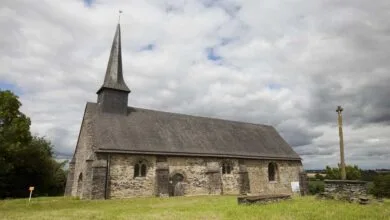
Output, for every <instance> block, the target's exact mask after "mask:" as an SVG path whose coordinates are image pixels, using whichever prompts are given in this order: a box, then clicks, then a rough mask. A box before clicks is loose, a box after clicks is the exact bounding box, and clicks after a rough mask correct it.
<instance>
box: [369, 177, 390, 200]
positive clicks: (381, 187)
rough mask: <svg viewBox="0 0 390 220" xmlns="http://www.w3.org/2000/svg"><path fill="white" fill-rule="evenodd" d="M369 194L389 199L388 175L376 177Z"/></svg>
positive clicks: (389, 183)
mask: <svg viewBox="0 0 390 220" xmlns="http://www.w3.org/2000/svg"><path fill="white" fill-rule="evenodd" d="M371 193H372V194H374V195H375V196H377V197H381V198H383V197H387V198H390V174H386V175H379V176H376V177H375V178H374V185H373V188H372V189H371Z"/></svg>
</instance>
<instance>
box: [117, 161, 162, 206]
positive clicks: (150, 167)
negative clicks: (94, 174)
mask: <svg viewBox="0 0 390 220" xmlns="http://www.w3.org/2000/svg"><path fill="white" fill-rule="evenodd" d="M140 160H143V161H146V162H147V170H146V176H145V177H134V165H135V164H136V163H137V162H138V161H140ZM155 167H156V157H155V156H132V155H126V154H113V155H111V162H110V198H128V197H142V196H153V195H155V192H154V191H155V174H156V171H155Z"/></svg>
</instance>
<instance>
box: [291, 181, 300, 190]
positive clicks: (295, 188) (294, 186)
mask: <svg viewBox="0 0 390 220" xmlns="http://www.w3.org/2000/svg"><path fill="white" fill-rule="evenodd" d="M291 189H292V191H293V192H300V189H299V182H291Z"/></svg>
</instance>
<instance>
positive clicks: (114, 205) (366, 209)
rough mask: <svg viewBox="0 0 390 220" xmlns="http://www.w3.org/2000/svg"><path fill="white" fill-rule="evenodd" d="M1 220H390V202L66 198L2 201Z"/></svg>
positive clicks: (310, 198) (0, 204) (304, 199)
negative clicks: (244, 202) (243, 202)
mask: <svg viewBox="0 0 390 220" xmlns="http://www.w3.org/2000/svg"><path fill="white" fill-rule="evenodd" d="M0 219H39V220H43V219H79V220H81V219H235V220H240V219H332V220H333V219H353V220H356V219H390V201H389V200H385V202H384V203H372V204H369V205H365V206H364V205H359V204H350V203H346V202H341V201H329V200H327V201H325V200H317V199H315V198H314V197H313V196H309V197H294V198H293V199H292V200H288V201H282V202H280V203H272V204H267V205H237V199H236V197H235V196H196V197H174V198H134V199H126V200H92V201H91V200H90V201H87V200H77V199H71V198H64V197H46V198H33V199H32V201H31V203H30V204H28V203H27V200H26V199H15V200H3V201H0Z"/></svg>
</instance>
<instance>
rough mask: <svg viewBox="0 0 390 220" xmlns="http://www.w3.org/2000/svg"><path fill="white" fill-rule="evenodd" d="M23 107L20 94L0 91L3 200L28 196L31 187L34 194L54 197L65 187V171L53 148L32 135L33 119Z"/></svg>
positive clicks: (0, 155)
mask: <svg viewBox="0 0 390 220" xmlns="http://www.w3.org/2000/svg"><path fill="white" fill-rule="evenodd" d="M20 107H21V103H20V102H19V100H18V97H17V96H16V95H14V94H13V93H12V92H10V91H1V90H0V198H5V197H24V196H26V194H27V193H28V191H27V189H28V186H30V185H33V186H35V189H36V190H34V194H36V195H50V194H52V192H53V190H52V188H53V187H54V188H55V187H60V186H61V185H64V180H63V179H65V177H64V176H65V171H64V170H63V169H62V168H63V164H59V163H57V162H56V161H55V160H54V158H53V153H52V149H53V146H52V145H51V143H50V142H49V141H47V140H46V139H45V138H43V137H32V136H31V133H30V123H31V122H30V119H29V118H28V117H27V116H26V115H24V114H23V113H22V112H20V110H19V108H20ZM59 168H60V169H59ZM59 176H60V177H59ZM57 181H60V182H57ZM62 189H63V187H62ZM57 191H58V190H57Z"/></svg>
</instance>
